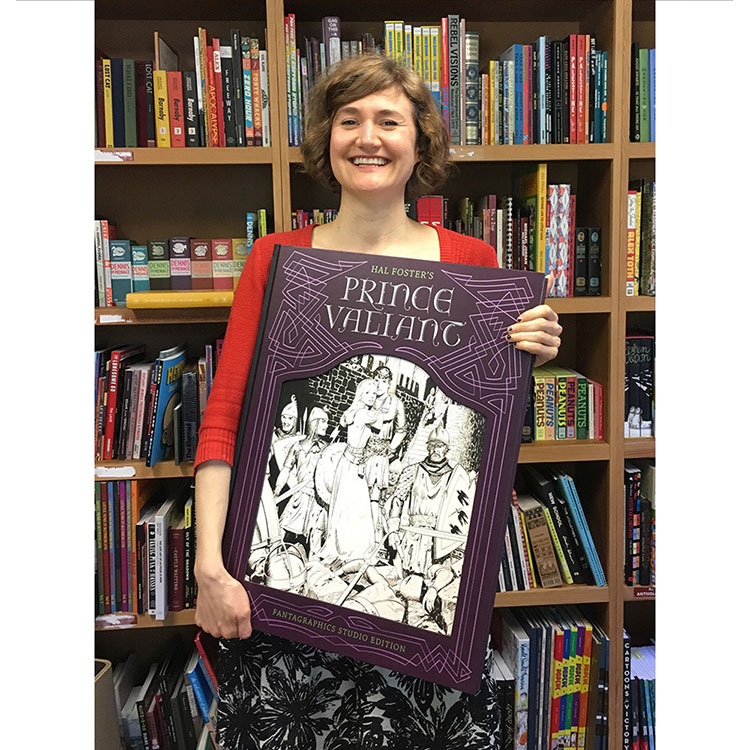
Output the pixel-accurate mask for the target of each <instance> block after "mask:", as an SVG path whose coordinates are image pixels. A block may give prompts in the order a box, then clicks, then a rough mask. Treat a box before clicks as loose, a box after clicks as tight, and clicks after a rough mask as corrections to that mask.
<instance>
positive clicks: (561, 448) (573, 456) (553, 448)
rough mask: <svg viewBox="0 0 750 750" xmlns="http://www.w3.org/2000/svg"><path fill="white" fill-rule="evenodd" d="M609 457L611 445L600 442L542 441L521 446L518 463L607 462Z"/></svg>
mask: <svg viewBox="0 0 750 750" xmlns="http://www.w3.org/2000/svg"><path fill="white" fill-rule="evenodd" d="M609 455H610V450H609V443H604V442H599V441H598V440H540V441H538V442H534V443H523V444H522V445H521V451H520V454H519V456H518V463H520V464H531V463H544V462H548V461H551V462H553V463H556V462H560V461H606V460H608V459H609Z"/></svg>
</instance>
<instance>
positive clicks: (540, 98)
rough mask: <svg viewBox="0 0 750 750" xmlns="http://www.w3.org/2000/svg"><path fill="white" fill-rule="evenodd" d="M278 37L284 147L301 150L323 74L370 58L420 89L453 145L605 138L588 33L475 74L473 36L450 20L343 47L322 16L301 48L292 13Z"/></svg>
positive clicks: (599, 55) (459, 21) (524, 50)
mask: <svg viewBox="0 0 750 750" xmlns="http://www.w3.org/2000/svg"><path fill="white" fill-rule="evenodd" d="M284 31H285V44H286V62H287V65H286V82H287V115H288V132H289V145H290V146H298V145H299V144H300V142H301V133H302V130H303V121H304V112H305V111H306V106H307V101H308V97H309V92H310V90H311V89H312V87H313V86H314V85H315V83H316V81H318V80H319V78H320V77H321V76H322V75H323V74H324V73H325V71H326V69H327V68H328V67H330V66H331V65H332V64H334V63H335V62H338V61H339V60H342V59H346V58H347V57H353V56H357V55H361V54H372V53H376V52H382V53H383V54H385V55H386V56H388V57H390V58H392V59H394V60H396V61H397V62H398V63H399V64H401V65H404V66H406V67H409V68H411V69H413V70H414V71H415V72H416V73H417V75H419V76H420V78H421V79H422V80H423V81H424V82H425V84H426V85H427V87H428V88H429V89H430V91H431V92H432V94H433V96H434V97H435V101H436V103H437V105H438V108H439V109H440V110H441V112H442V114H443V120H444V123H445V127H446V131H447V132H448V134H449V137H450V142H451V144H453V145H477V146H478V145H500V144H531V143H539V144H548V143H604V142H606V140H607V53H606V52H603V51H601V50H597V49H596V37H595V36H593V35H591V34H571V35H570V36H568V37H566V38H565V39H562V40H552V39H551V38H550V37H549V36H546V35H542V36H540V37H538V38H537V39H535V40H533V41H532V42H531V43H530V44H513V45H511V46H510V47H508V49H507V50H505V51H504V52H503V54H502V55H500V56H499V57H497V58H496V59H491V60H488V61H487V64H486V65H485V66H482V69H481V71H480V54H479V41H480V35H479V33H478V32H476V31H467V30H466V22H465V19H463V18H461V17H460V16H459V15H457V14H450V15H448V16H444V17H443V18H441V22H440V25H439V26H438V25H434V26H416V25H414V24H410V23H405V22H404V21H403V20H392V21H385V22H384V28H383V40H382V43H381V42H380V40H376V39H375V37H374V36H373V35H372V34H371V33H370V32H367V33H365V34H363V35H362V36H361V37H360V38H359V39H356V40H348V41H343V40H342V35H341V19H340V18H339V17H338V16H326V17H325V18H323V20H322V35H321V36H322V38H321V39H318V38H317V37H305V38H304V40H300V41H301V44H300V47H298V46H297V34H296V18H295V14H293V13H290V14H289V15H287V16H285V18H284Z"/></svg>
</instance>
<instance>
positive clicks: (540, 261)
mask: <svg viewBox="0 0 750 750" xmlns="http://www.w3.org/2000/svg"><path fill="white" fill-rule="evenodd" d="M518 191H519V196H518V197H519V198H521V202H522V203H525V204H527V205H533V206H534V207H535V212H536V213H535V217H536V218H535V221H534V236H533V243H534V244H533V246H532V248H531V249H532V250H533V262H534V268H532V269H530V270H532V271H540V272H541V273H544V247H545V239H546V237H545V235H546V217H547V165H546V163H543V162H541V163H539V164H537V165H536V168H535V169H534V171H533V172H529V173H528V174H525V175H524V176H523V177H521V178H520V179H519V181H518ZM529 239H530V240H532V238H531V237H529ZM531 259H532V253H531V252H529V260H531Z"/></svg>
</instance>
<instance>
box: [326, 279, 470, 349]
mask: <svg viewBox="0 0 750 750" xmlns="http://www.w3.org/2000/svg"><path fill="white" fill-rule="evenodd" d="M379 268H382V266H381V267H379ZM393 271H394V274H395V273H398V274H399V275H412V274H410V273H409V272H408V271H404V270H403V269H395V268H394V269H393ZM430 273H431V272H430ZM423 274H424V275H426V272H424V271H414V272H413V275H415V276H417V275H418V278H423ZM345 278H346V288H345V290H344V295H343V297H342V298H341V302H342V303H343V302H347V303H349V304H348V305H344V304H340V305H332V304H326V305H325V308H326V312H327V314H328V323H329V324H330V326H331V330H333V331H334V332H336V333H345V332H347V331H349V332H351V333H358V334H365V335H370V336H381V337H383V338H389V339H391V340H392V341H397V340H402V341H418V342H425V341H426V342H432V343H433V344H438V343H440V342H442V343H443V344H445V345H446V346H458V345H459V344H460V343H461V328H463V326H464V325H466V323H465V322H462V321H458V320H452V319H451V318H450V317H449V316H450V314H451V307H452V305H453V293H454V291H455V290H454V289H453V288H452V287H442V288H438V289H436V288H435V287H434V286H432V285H430V284H422V285H419V286H414V287H412V286H409V285H408V284H404V283H402V282H393V281H386V280H384V279H381V280H375V279H372V278H357V277H355V276H346V277H345ZM354 305H357V306H356V307H355V306H354ZM360 305H361V306H360Z"/></svg>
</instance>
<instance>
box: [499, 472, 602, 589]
mask: <svg viewBox="0 0 750 750" xmlns="http://www.w3.org/2000/svg"><path fill="white" fill-rule="evenodd" d="M515 486H516V488H517V491H516V490H514V492H513V499H512V503H511V508H510V515H509V517H508V525H507V528H506V530H505V556H504V557H503V561H502V565H501V567H500V573H499V580H498V588H497V590H498V591H500V592H502V591H526V590H528V589H534V588H554V587H557V586H563V585H570V584H574V583H575V584H581V585H587V586H593V585H595V586H606V585H607V580H606V578H605V576H604V569H603V567H602V564H601V561H600V559H599V555H598V553H597V551H596V545H595V544H594V540H593V537H592V536H591V530H590V528H589V524H588V521H587V520H586V515H585V513H584V511H583V506H582V505H581V500H580V498H579V496H578V490H577V488H576V484H575V481H574V480H573V478H572V477H571V476H570V475H569V474H567V473H566V472H565V471H563V470H562V469H560V468H559V467H556V466H544V465H543V466H523V467H521V468H520V469H519V473H518V475H517V477H516V484H515Z"/></svg>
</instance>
